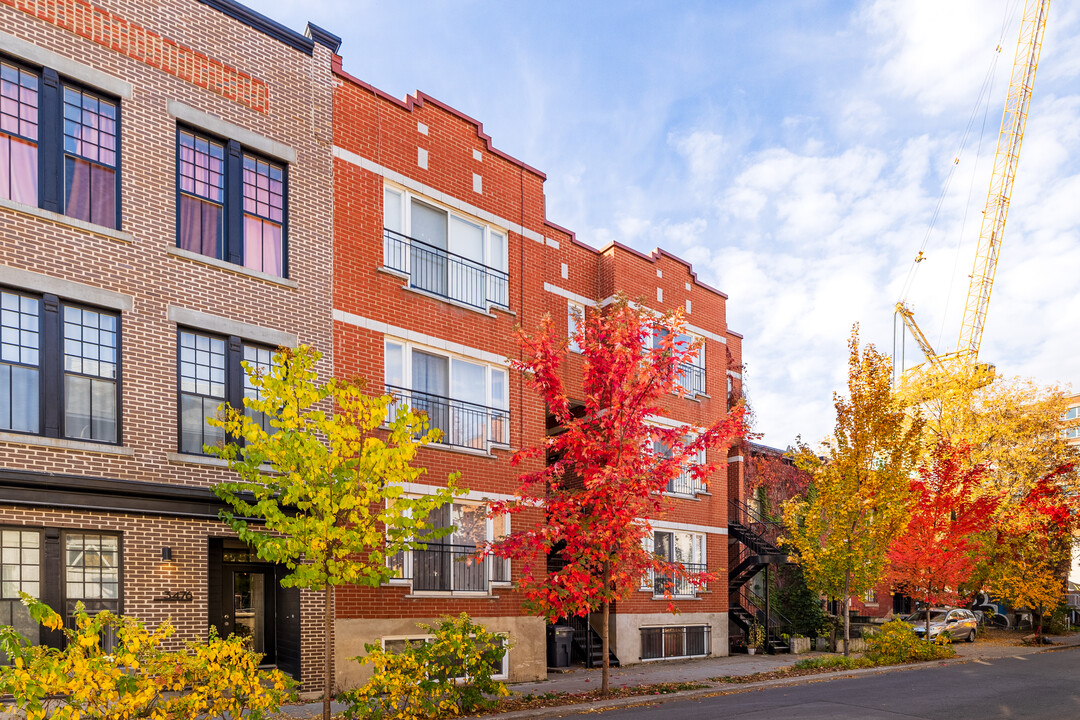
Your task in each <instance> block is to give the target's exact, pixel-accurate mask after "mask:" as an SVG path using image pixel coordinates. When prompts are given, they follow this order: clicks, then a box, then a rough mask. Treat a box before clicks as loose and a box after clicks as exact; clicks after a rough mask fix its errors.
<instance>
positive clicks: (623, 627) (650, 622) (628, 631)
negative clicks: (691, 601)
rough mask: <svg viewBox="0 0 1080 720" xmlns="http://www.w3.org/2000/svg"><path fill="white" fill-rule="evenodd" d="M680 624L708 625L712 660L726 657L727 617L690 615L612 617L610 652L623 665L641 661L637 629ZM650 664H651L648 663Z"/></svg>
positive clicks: (704, 614) (639, 636)
mask: <svg viewBox="0 0 1080 720" xmlns="http://www.w3.org/2000/svg"><path fill="white" fill-rule="evenodd" d="M681 625H709V626H711V627H712V630H711V634H710V638H711V644H712V655H713V656H714V657H720V656H726V655H727V654H728V614H727V613H726V612H721V613H691V612H684V613H679V614H678V615H672V614H671V613H634V614H621V613H617V614H616V615H615V616H614V617H613V618H612V630H613V633H612V643H611V645H612V649H613V650H614V651H615V654H616V655H617V656H618V657H619V662H620V663H622V664H623V665H635V664H637V663H639V662H641V628H643V627H659V626H676V627H677V626H681ZM650 662H651V661H650Z"/></svg>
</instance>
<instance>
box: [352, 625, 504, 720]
mask: <svg viewBox="0 0 1080 720" xmlns="http://www.w3.org/2000/svg"><path fill="white" fill-rule="evenodd" d="M420 628H421V629H423V630H424V631H425V632H427V633H430V634H431V639H429V640H427V641H423V642H419V643H416V644H413V643H406V646H405V650H404V651H402V652H398V653H391V652H387V651H386V650H384V649H383V647H382V646H381V645H378V644H372V645H365V646H364V647H365V649H366V650H367V655H364V656H362V657H360V658H357V660H359V661H360V662H361V663H364V664H370V665H372V667H373V670H374V673H373V675H372V678H371V680H369V681H368V682H367V684H366V685H364V686H363V687H360V688H357V689H356V690H351V691H349V692H347V693H345V694H344V696H343V698H342V699H344V700H345V702H346V703H348V706H349V707H348V709H347V710H346V711H345V717H346V718H349V720H360V718H365V719H367V720H384V719H385V720H389V718H395V720H429V719H432V718H446V717H454V716H457V715H462V714H465V713H469V712H475V711H476V710H481V709H483V708H485V707H487V706H488V705H489V704H490V703H489V700H488V697H489V696H497V697H503V696H506V695H509V694H510V691H509V690H507V689H506V686H505V685H504V684H503V683H501V682H497V681H495V680H492V679H491V676H492V675H494V674H495V672H496V669H497V668H500V667H501V666H502V659H503V656H504V655H505V654H506V651H507V647H506V646H505V644H504V643H503V639H502V638H501V637H499V636H498V635H496V634H494V633H491V632H488V631H487V630H486V629H485V628H484V627H483V626H482V625H477V624H475V623H473V622H472V621H471V620H470V619H469V616H468V615H467V614H466V613H461V615H460V616H458V617H456V618H444V619H442V620H440V621H439V622H438V623H437V624H435V625H424V624H420Z"/></svg>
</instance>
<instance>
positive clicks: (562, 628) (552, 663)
mask: <svg viewBox="0 0 1080 720" xmlns="http://www.w3.org/2000/svg"><path fill="white" fill-rule="evenodd" d="M573 640H574V628H572V627H568V626H566V625H550V626H548V629H547V641H548V643H547V664H548V667H553V668H564V667H570V643H571V642H573Z"/></svg>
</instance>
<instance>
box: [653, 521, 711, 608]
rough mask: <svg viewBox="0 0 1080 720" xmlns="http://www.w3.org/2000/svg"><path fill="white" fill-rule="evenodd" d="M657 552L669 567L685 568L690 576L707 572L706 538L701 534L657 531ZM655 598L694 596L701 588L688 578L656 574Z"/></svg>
mask: <svg viewBox="0 0 1080 720" xmlns="http://www.w3.org/2000/svg"><path fill="white" fill-rule="evenodd" d="M652 551H653V553H654V554H655V555H656V556H657V557H658V558H660V559H661V560H663V561H664V562H666V563H668V564H679V565H682V566H683V567H684V568H685V569H686V571H687V572H689V573H702V572H705V536H704V535H700V534H698V533H689V532H673V531H668V530H655V531H653V547H652ZM652 585H653V596H654V597H663V596H664V595H665V594H667V593H670V594H671V595H674V596H675V597H694V596H695V595H696V594H697V588H696V587H695V586H694V585H693V584H692V583H690V582H689V581H688V580H686V579H685V578H679V577H675V576H674V575H665V574H655V575H654V577H653V583H652Z"/></svg>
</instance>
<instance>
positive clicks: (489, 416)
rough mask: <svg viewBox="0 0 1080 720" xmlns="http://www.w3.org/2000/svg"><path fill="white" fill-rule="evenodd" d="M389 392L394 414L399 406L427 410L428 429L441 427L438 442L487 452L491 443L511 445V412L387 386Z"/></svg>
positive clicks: (422, 411)
mask: <svg viewBox="0 0 1080 720" xmlns="http://www.w3.org/2000/svg"><path fill="white" fill-rule="evenodd" d="M386 392H387V393H388V394H390V395H392V396H393V397H394V404H393V405H392V406H391V413H393V412H395V411H396V408H399V407H408V408H411V409H412V411H413V412H415V413H424V414H425V415H427V418H428V427H429V428H438V429H439V430H441V431H442V437H440V438H439V440H437V441H436V443H437V444H439V445H445V446H447V447H452V448H465V449H468V450H479V451H482V452H487V451H488V450H489V449H490V447H491V446H492V445H509V444H510V411H509V410H502V409H499V408H491V407H486V406H484V405H477V404H475V403H470V402H465V401H464V400H454V399H452V398H448V397H443V396H441V395H432V394H430V393H425V392H419V391H417V390H409V389H408V388H403V387H397V386H396V385H387V386H386Z"/></svg>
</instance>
